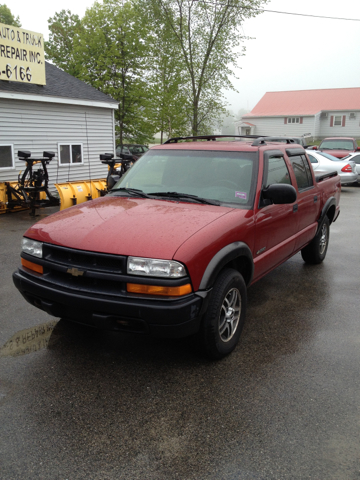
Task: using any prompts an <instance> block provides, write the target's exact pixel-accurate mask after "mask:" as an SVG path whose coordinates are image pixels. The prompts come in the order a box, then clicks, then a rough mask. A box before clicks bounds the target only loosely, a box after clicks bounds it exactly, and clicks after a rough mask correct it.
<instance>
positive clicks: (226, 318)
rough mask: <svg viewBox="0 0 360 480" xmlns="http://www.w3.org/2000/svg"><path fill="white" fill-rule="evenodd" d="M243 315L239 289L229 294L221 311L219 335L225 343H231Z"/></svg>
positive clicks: (230, 291)
mask: <svg viewBox="0 0 360 480" xmlns="http://www.w3.org/2000/svg"><path fill="white" fill-rule="evenodd" d="M240 315H241V295H240V292H239V290H238V289H237V288H232V289H231V290H229V291H228V292H227V294H226V295H225V298H224V300H223V303H222V305H221V309H220V317H219V335H220V338H221V340H222V341H223V342H229V341H230V340H231V339H232V338H233V336H234V335H235V332H236V330H237V328H238V325H239V321H240Z"/></svg>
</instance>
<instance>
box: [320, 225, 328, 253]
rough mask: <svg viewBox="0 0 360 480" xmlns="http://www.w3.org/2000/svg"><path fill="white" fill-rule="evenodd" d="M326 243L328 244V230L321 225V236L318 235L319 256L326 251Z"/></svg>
mask: <svg viewBox="0 0 360 480" xmlns="http://www.w3.org/2000/svg"><path fill="white" fill-rule="evenodd" d="M327 242H328V229H327V226H326V225H323V226H322V228H321V235H320V255H323V254H324V252H325V250H326V246H327Z"/></svg>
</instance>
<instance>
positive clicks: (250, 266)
mask: <svg viewBox="0 0 360 480" xmlns="http://www.w3.org/2000/svg"><path fill="white" fill-rule="evenodd" d="M225 267H230V268H234V269H235V270H237V271H238V272H239V273H240V274H241V275H242V277H243V278H244V281H245V284H246V285H247V286H248V285H250V283H251V280H252V277H253V274H254V262H253V258H252V253H251V250H250V248H249V247H248V246H247V245H246V243H244V242H234V243H231V244H229V245H226V247H224V248H222V249H221V250H219V251H218V252H217V253H216V255H214V257H213V258H212V259H211V260H210V262H209V264H208V266H207V267H206V269H205V272H204V275H203V276H202V279H201V282H200V286H199V289H200V290H206V289H208V288H211V287H212V286H213V284H214V282H215V279H216V277H217V276H218V275H219V273H220V272H221V270H223V269H224V268H225Z"/></svg>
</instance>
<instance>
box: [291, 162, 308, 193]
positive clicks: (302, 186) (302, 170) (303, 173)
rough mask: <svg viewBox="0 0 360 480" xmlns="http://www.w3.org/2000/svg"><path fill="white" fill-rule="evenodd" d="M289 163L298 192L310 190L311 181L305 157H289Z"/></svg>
mask: <svg viewBox="0 0 360 480" xmlns="http://www.w3.org/2000/svg"><path fill="white" fill-rule="evenodd" d="M290 161H291V165H292V167H293V170H294V173H295V178H296V183H297V186H298V189H299V191H301V190H306V189H307V188H311V187H312V186H313V179H312V175H311V170H310V165H309V163H308V161H307V160H306V158H305V156H304V155H295V156H293V157H290Z"/></svg>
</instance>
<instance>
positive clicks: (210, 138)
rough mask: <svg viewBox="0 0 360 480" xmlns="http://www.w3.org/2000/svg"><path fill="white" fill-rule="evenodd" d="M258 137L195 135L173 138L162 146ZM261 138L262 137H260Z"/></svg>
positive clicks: (257, 136) (254, 136)
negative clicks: (184, 142)
mask: <svg viewBox="0 0 360 480" xmlns="http://www.w3.org/2000/svg"><path fill="white" fill-rule="evenodd" d="M259 137H260V135H197V136H194V137H174V138H169V140H166V142H164V143H163V145H166V144H169V143H178V142H179V141H186V140H192V141H195V140H207V141H208V142H209V141H216V139H218V138H251V139H252V138H259ZM261 138H262V137H261Z"/></svg>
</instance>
